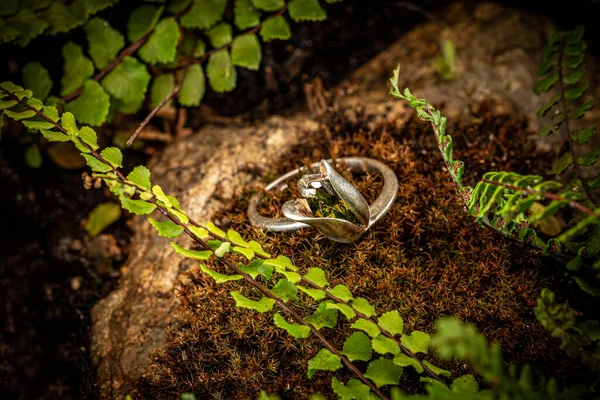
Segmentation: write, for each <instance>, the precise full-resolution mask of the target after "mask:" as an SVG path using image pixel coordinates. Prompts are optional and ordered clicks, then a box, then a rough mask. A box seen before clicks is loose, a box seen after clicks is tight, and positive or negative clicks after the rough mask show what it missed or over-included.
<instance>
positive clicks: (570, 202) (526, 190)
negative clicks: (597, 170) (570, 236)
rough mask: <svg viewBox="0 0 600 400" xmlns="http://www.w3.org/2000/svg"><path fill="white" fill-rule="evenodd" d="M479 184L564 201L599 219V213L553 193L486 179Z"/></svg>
mask: <svg viewBox="0 0 600 400" xmlns="http://www.w3.org/2000/svg"><path fill="white" fill-rule="evenodd" d="M481 182H484V183H487V184H491V185H495V186H501V187H503V188H506V189H510V190H514V191H519V192H523V193H525V194H539V195H540V196H543V197H545V198H547V199H549V200H556V201H566V202H568V203H569V205H570V206H571V207H573V208H576V209H578V210H579V211H581V212H583V213H585V214H587V215H591V216H595V217H600V214H599V213H595V212H594V211H593V210H590V209H589V208H587V207H586V206H584V205H583V204H581V203H578V202H576V201H575V200H571V199H566V198H564V197H561V196H559V195H557V194H553V193H547V192H541V191H539V190H533V189H525V188H522V187H519V186H515V185H510V184H508V183H502V182H497V181H490V180H488V179H482V180H481Z"/></svg>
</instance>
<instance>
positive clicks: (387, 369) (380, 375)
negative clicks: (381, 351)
mask: <svg viewBox="0 0 600 400" xmlns="http://www.w3.org/2000/svg"><path fill="white" fill-rule="evenodd" d="M402 371H403V368H402V367H399V366H397V365H396V364H394V362H393V361H392V360H389V359H387V358H383V357H381V358H379V359H378V360H375V361H371V362H370V363H369V367H368V368H367V372H365V377H366V378H369V379H370V380H372V381H373V382H374V383H375V385H377V387H382V386H385V385H398V384H399V383H400V377H401V376H402Z"/></svg>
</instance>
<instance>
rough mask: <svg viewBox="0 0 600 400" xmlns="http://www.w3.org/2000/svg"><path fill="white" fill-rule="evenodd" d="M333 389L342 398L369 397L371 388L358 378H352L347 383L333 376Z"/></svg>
mask: <svg viewBox="0 0 600 400" xmlns="http://www.w3.org/2000/svg"><path fill="white" fill-rule="evenodd" d="M331 389H332V390H333V393H335V394H337V395H338V398H340V399H344V400H346V399H369V398H370V392H371V388H370V387H368V386H367V385H365V384H364V383H362V382H361V381H360V380H358V379H351V380H349V381H348V383H347V384H346V385H344V384H343V383H341V382H340V381H338V380H337V378H336V377H333V378H332V380H331Z"/></svg>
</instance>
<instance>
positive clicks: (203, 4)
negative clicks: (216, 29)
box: [181, 0, 227, 29]
mask: <svg viewBox="0 0 600 400" xmlns="http://www.w3.org/2000/svg"><path fill="white" fill-rule="evenodd" d="M226 6H227V0H194V2H193V4H192V7H191V8H190V10H189V11H188V12H187V13H186V14H185V15H184V16H183V17H181V26H183V27H184V28H199V29H208V28H210V27H211V26H213V25H214V24H216V23H217V22H219V21H220V20H221V19H222V18H223V13H224V12H225V7H226Z"/></svg>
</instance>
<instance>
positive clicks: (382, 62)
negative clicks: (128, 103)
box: [92, 3, 549, 399]
mask: <svg viewBox="0 0 600 400" xmlns="http://www.w3.org/2000/svg"><path fill="white" fill-rule="evenodd" d="M438 16H439V18H441V20H440V21H439V22H438V24H434V23H427V24H423V25H421V26H418V27H416V28H415V29H414V30H412V31H411V32H409V33H408V34H406V35H404V36H403V37H401V38H400V39H399V40H398V41H397V42H396V43H395V44H394V45H392V46H391V47H390V48H389V49H388V50H387V51H385V52H383V53H382V54H380V55H378V56H377V57H375V58H374V59H373V60H372V61H370V62H369V63H367V64H366V65H365V66H363V67H362V68H360V69H359V70H357V71H356V72H355V73H353V74H352V75H351V76H350V77H349V78H348V80H347V81H346V82H343V83H342V84H340V85H339V87H338V88H337V89H334V90H332V93H334V99H332V101H333V103H334V104H336V105H338V106H340V107H342V108H344V109H345V113H346V116H347V118H350V119H352V118H354V119H356V118H363V117H364V116H365V115H369V116H371V117H370V118H369V120H368V123H367V125H368V127H369V128H371V129H373V128H376V127H377V126H378V124H383V123H390V122H394V123H396V124H404V123H405V122H406V121H407V120H408V119H409V115H410V112H409V111H408V110H407V108H406V105H405V104H403V103H402V102H398V101H395V100H393V99H392V98H391V97H390V96H389V95H388V92H389V84H388V79H389V77H390V76H391V73H392V71H393V69H394V68H395V67H396V66H397V65H398V64H400V65H401V73H400V86H401V87H405V86H408V87H410V88H411V90H412V91H413V93H414V94H416V95H417V96H419V97H425V98H427V99H428V100H429V101H430V102H431V103H434V104H440V105H443V108H444V113H445V114H446V115H447V116H448V117H449V118H456V117H458V116H461V115H463V114H465V113H467V111H468V110H469V108H470V107H472V106H473V105H476V104H479V103H481V102H482V101H483V100H486V101H490V103H491V104H492V105H493V112H494V113H498V114H503V113H504V114H507V113H518V114H519V115H523V116H524V117H526V118H527V120H528V121H529V124H530V126H531V127H532V128H535V127H536V126H537V117H536V114H535V113H536V110H537V109H538V108H539V107H540V106H541V105H542V104H544V99H543V98H539V97H537V96H535V95H534V94H533V93H532V87H533V83H534V81H535V79H536V76H535V70H536V68H537V64H538V61H539V57H540V52H541V49H542V47H543V44H544V43H543V35H542V34H540V33H541V32H543V31H544V30H545V29H546V28H547V27H548V26H549V23H548V21H547V20H546V19H544V18H542V17H538V16H534V15H530V14H527V13H524V12H521V11H517V10H513V9H506V8H503V7H502V6H500V5H497V4H493V3H487V4H481V5H478V6H477V7H476V8H475V9H470V8H467V7H466V6H465V5H462V4H456V5H453V6H452V7H451V8H450V9H449V10H447V12H443V13H440V14H439V15H438ZM440 38H444V39H449V40H452V42H453V43H454V44H455V46H456V49H457V72H456V77H455V79H453V80H450V81H443V80H441V78H439V77H438V76H437V73H436V71H435V70H434V68H433V66H432V65H433V59H434V57H435V56H436V54H437V52H438V49H439V45H438V43H439V41H440ZM359 110H364V112H362V111H361V112H359ZM308 114H309V113H308V111H306V110H295V111H293V112H291V113H290V114H289V115H286V116H273V117H271V118H269V119H267V120H266V121H264V122H262V123H258V124H256V125H255V126H240V125H230V126H223V125H208V126H205V127H204V128H202V129H201V130H200V131H199V132H198V133H197V134H195V135H193V136H191V137H188V138H185V139H184V140H181V141H178V142H175V143H173V144H171V145H170V146H169V147H168V148H167V149H166V150H165V151H164V152H163V153H162V154H160V155H158V156H156V157H155V158H154V159H153V160H152V161H151V163H150V164H149V168H150V169H151V171H152V174H153V182H154V183H157V184H160V185H161V186H162V187H163V189H164V190H165V192H167V193H169V194H172V195H174V196H176V197H177V198H178V199H179V200H180V202H181V206H182V207H183V208H184V209H186V210H188V212H189V213H190V215H191V216H192V217H193V218H194V219H196V220H198V221H206V220H209V219H210V218H211V216H212V215H213V214H214V212H215V211H216V210H218V209H219V208H220V207H222V206H223V204H224V201H226V200H227V199H229V198H231V196H233V195H234V193H235V189H236V188H237V187H240V186H241V185H245V184H247V183H250V182H253V181H255V180H256V177H257V172H260V171H262V170H264V169H266V168H268V167H269V165H271V164H273V163H277V162H278V159H279V157H282V156H283V157H285V156H286V155H287V154H288V153H289V149H290V148H291V147H292V146H293V145H295V144H297V143H298V141H299V140H301V138H302V137H303V135H304V134H306V133H307V132H314V131H316V130H317V129H318V128H319V125H318V124H317V123H316V122H313V121H312V120H311V119H310V117H309V115H308ZM313 161H314V160H313ZM136 222H137V223H136V224H135V237H134V240H133V243H132V244H131V247H130V251H129V253H130V257H129V260H128V261H127V263H126V266H125V267H124V268H123V276H122V278H121V280H120V282H119V285H118V288H117V289H116V290H115V291H113V292H112V293H111V294H110V295H109V296H108V297H106V298H105V299H103V300H102V301H100V302H99V303H98V304H97V305H96V306H95V307H94V309H93V330H92V357H93V361H94V363H95V365H96V366H97V368H98V382H99V386H100V392H101V397H102V398H105V399H112V398H122V397H123V396H124V395H126V394H127V393H128V392H129V391H130V390H131V388H132V387H133V384H134V382H135V381H136V380H137V379H139V378H140V377H142V376H143V375H144V374H145V373H146V371H147V368H148V365H149V355H150V354H151V352H153V351H154V350H156V349H160V348H161V346H163V345H164V343H165V338H166V334H165V330H166V329H167V328H168V327H176V326H178V325H179V324H181V323H183V322H184V321H185V315H184V314H183V313H182V312H181V310H180V309H178V300H177V298H176V296H175V287H176V285H177V282H178V279H179V276H180V274H181V273H182V272H183V271H184V270H185V269H186V267H187V264H186V263H185V262H182V259H181V257H178V256H176V255H175V254H174V252H173V250H172V248H171V247H170V246H168V245H167V242H166V241H165V240H164V238H160V237H159V236H158V235H157V234H156V232H155V231H154V230H153V228H152V227H151V226H150V224H149V223H148V222H147V220H146V219H145V218H138V219H137V220H136Z"/></svg>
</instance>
